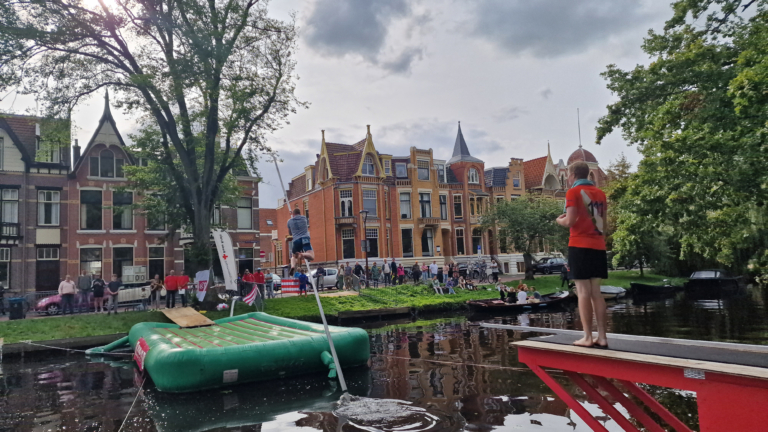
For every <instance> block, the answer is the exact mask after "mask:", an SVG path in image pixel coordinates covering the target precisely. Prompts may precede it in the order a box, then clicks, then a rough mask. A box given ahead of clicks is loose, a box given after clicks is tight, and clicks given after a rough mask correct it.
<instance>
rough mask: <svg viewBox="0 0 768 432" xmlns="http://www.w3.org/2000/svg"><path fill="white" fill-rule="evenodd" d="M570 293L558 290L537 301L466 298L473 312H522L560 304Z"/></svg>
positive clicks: (566, 299)
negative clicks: (511, 301)
mask: <svg viewBox="0 0 768 432" xmlns="http://www.w3.org/2000/svg"><path fill="white" fill-rule="evenodd" d="M570 295H571V293H570V292H568V291H560V292H556V293H553V294H546V295H543V296H541V301H540V302H538V303H522V304H518V303H505V302H504V301H502V300H498V299H488V300H467V305H468V306H469V308H470V309H471V310H472V311H473V312H523V311H527V310H532V309H541V308H551V307H554V306H557V305H560V304H562V303H564V302H566V301H568V299H569V298H570Z"/></svg>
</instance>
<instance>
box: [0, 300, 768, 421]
mask: <svg viewBox="0 0 768 432" xmlns="http://www.w3.org/2000/svg"><path fill="white" fill-rule="evenodd" d="M765 300H766V294H765V293H764V292H762V291H750V292H748V293H747V295H745V296H742V297H738V298H727V299H719V300H699V301H690V300H689V299H686V298H685V297H684V295H682V294H681V295H678V296H673V297H669V298H666V299H662V300H660V301H649V300H648V299H643V300H642V301H635V302H634V303H633V301H632V300H631V299H627V300H626V301H625V302H622V303H613V304H610V306H609V309H610V310H609V314H610V317H611V319H610V330H611V331H613V332H620V333H629V334H642V335H651V336H667V337H685V338H701V339H707V340H730V341H745V342H749V343H768V337H766V335H768V326H767V325H766V323H768V320H767V319H766V318H768V315H766V309H765V307H764V304H765ZM480 321H493V322H498V323H512V324H520V323H529V325H531V326H542V327H555V328H566V329H574V328H575V329H578V328H579V325H580V324H579V321H578V315H577V311H576V310H575V308H574V307H573V306H572V307H571V308H570V309H560V310H557V311H555V310H553V311H548V312H547V313H536V314H526V315H524V316H522V317H521V316H515V315H511V316H507V317H493V316H485V317H476V316H473V317H466V316H463V315H460V316H454V317H450V318H439V319H432V320H422V321H417V322H415V323H414V322H410V321H406V320H404V321H402V322H399V323H394V324H392V323H390V325H383V324H381V323H378V324H373V325H369V327H371V328H369V329H368V331H369V334H370V337H371V349H372V358H371V363H370V367H368V368H359V369H356V370H349V371H345V376H346V377H347V381H348V384H349V386H350V390H351V393H352V394H354V395H357V396H364V397H368V398H374V399H388V400H398V401H404V402H406V403H407V404H406V405H404V406H403V407H404V408H403V407H401V408H402V409H403V410H404V411H403V412H405V414H404V415H402V416H400V415H398V416H392V417H393V418H392V419H390V420H391V421H389V422H384V423H382V420H381V419H376V418H373V419H371V418H370V417H365V416H361V415H359V414H360V413H361V412H362V413H366V410H359V411H358V412H357V413H358V415H355V412H351V413H350V412H346V411H344V410H343V409H342V408H343V407H339V406H338V405H336V404H335V403H336V401H338V400H339V396H340V393H339V392H338V391H337V389H335V388H334V387H333V386H332V383H331V382H329V381H328V380H327V379H326V378H324V377H322V376H314V377H304V378H298V379H291V380H281V381H272V382H262V383H254V384H245V385H241V386H236V387H231V388H227V389H223V390H222V389H219V390H213V391H208V392H201V393H194V394H183V395H176V394H164V393H161V392H158V391H156V390H155V389H154V388H153V387H152V386H151V383H150V384H147V385H146V386H145V390H144V393H143V395H142V396H141V397H139V398H138V400H137V402H136V404H135V406H134V407H133V408H131V404H132V403H133V400H134V398H135V396H136V394H137V390H138V387H139V385H137V379H136V376H135V374H134V369H133V366H132V364H131V363H129V362H127V361H126V362H120V361H109V362H97V361H89V360H87V359H86V358H84V357H82V356H81V355H79V354H61V355H51V354H47V355H45V356H43V355H27V356H25V357H24V358H18V357H16V358H12V357H9V356H6V357H5V359H4V364H3V369H2V370H3V373H4V375H2V376H0V396H2V397H0V431H6V430H7V431H48V430H51V431H53V430H65V429H66V430H77V431H102V430H108V431H116V430H118V429H119V428H120V426H121V424H122V422H123V420H124V419H125V418H126V415H127V422H126V424H125V425H124V426H123V429H122V430H123V431H267V430H269V431H273V430H274V431H278V430H279V431H286V430H324V431H337V430H340V431H354V430H376V429H388V430H473V431H491V430H498V431H511V430H515V431H517V430H547V431H566V430H567V431H573V430H577V431H582V430H589V429H588V428H587V427H586V425H585V424H584V423H583V422H582V421H581V420H580V419H579V418H578V416H576V415H574V414H572V413H571V411H570V409H569V408H568V407H567V406H566V404H565V403H563V402H562V401H561V400H560V399H559V398H558V397H556V396H555V395H554V393H553V392H552V391H551V390H550V389H549V388H548V387H547V386H546V385H545V384H544V383H543V382H541V380H539V378H538V377H537V376H536V375H535V374H534V373H533V372H531V371H530V370H529V369H528V368H527V367H526V366H525V365H524V364H522V363H520V362H518V359H517V353H516V350H515V348H514V347H513V346H512V345H511V343H512V342H514V341H517V340H521V339H523V338H527V337H529V336H533V334H532V333H528V332H514V331H506V330H499V329H489V328H484V327H480V326H479V322H480ZM254 361H258V359H254ZM553 376H554V377H555V379H556V380H558V382H559V383H560V384H561V385H563V386H564V387H565V388H566V389H567V390H568V391H569V392H570V393H571V394H573V395H575V396H576V398H577V400H579V401H580V403H582V404H583V405H584V406H585V407H586V409H587V410H589V411H590V412H591V413H593V414H594V415H595V417H597V418H599V419H602V421H603V422H604V423H605V427H606V428H607V429H608V430H621V429H620V428H619V427H618V425H617V424H615V423H614V422H613V421H612V420H610V419H608V418H607V417H606V416H605V415H604V414H603V413H602V411H601V410H600V408H598V407H597V406H596V405H594V404H592V403H590V402H589V401H588V400H586V399H585V397H584V395H583V393H582V392H581V391H580V390H579V389H577V388H576V387H575V386H574V385H573V384H572V383H571V381H570V380H568V379H566V378H564V377H563V376H561V375H559V374H558V373H557V372H554V373H553ZM138 382H139V383H140V382H141V380H140V379H139V380H138ZM644 388H645V390H646V391H647V392H649V393H651V394H653V395H654V397H655V398H656V399H657V400H659V401H660V402H661V403H662V405H664V406H665V407H666V408H667V409H669V410H670V411H671V412H672V413H673V414H675V415H676V416H677V417H678V418H680V419H684V421H685V422H686V424H688V426H689V427H691V428H693V429H695V428H696V427H697V413H696V399H695V395H694V394H691V393H686V392H680V391H677V390H672V389H666V388H661V387H650V386H648V387H644ZM381 406H383V403H382V404H379V405H376V404H375V403H374V405H372V407H374V408H381ZM617 408H618V409H619V410H620V411H622V412H623V409H622V408H621V407H620V406H617ZM393 409H398V408H393ZM129 410H130V414H129ZM369 411H373V408H371V409H370V410H369ZM406 411H407V412H406ZM334 412H335V413H334ZM649 414H650V415H651V416H654V414H653V413H649ZM361 419H362V420H361Z"/></svg>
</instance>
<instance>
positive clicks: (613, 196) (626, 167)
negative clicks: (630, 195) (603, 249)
mask: <svg viewBox="0 0 768 432" xmlns="http://www.w3.org/2000/svg"><path fill="white" fill-rule="evenodd" d="M631 169H632V164H631V163H630V162H629V161H628V160H627V157H626V156H625V155H624V153H622V154H620V155H619V157H618V159H616V160H615V161H611V163H610V165H608V169H606V171H605V175H606V177H607V182H606V186H605V187H604V188H603V192H605V196H606V198H608V204H609V205H608V214H607V218H606V222H607V228H606V233H605V243H606V246H607V249H608V250H612V247H613V246H612V245H613V233H614V232H615V231H616V219H617V214H616V206H615V205H614V204H615V203H617V202H618V201H619V200H620V199H621V198H622V197H623V196H624V194H625V193H626V190H627V180H628V179H629V176H630V175H631V174H632V173H631V172H630V170H631Z"/></svg>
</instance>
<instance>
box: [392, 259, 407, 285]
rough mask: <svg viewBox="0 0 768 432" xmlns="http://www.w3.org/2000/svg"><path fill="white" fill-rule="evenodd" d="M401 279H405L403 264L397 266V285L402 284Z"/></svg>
mask: <svg viewBox="0 0 768 432" xmlns="http://www.w3.org/2000/svg"><path fill="white" fill-rule="evenodd" d="M393 262H394V261H393ZM403 279H405V269H404V268H403V264H402V263H401V264H400V265H398V266H397V282H398V284H399V285H402V284H403Z"/></svg>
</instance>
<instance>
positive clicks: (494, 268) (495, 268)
mask: <svg viewBox="0 0 768 432" xmlns="http://www.w3.org/2000/svg"><path fill="white" fill-rule="evenodd" d="M491 275H492V276H493V283H496V282H498V281H499V264H498V263H497V262H496V261H495V260H493V259H492V260H491Z"/></svg>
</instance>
